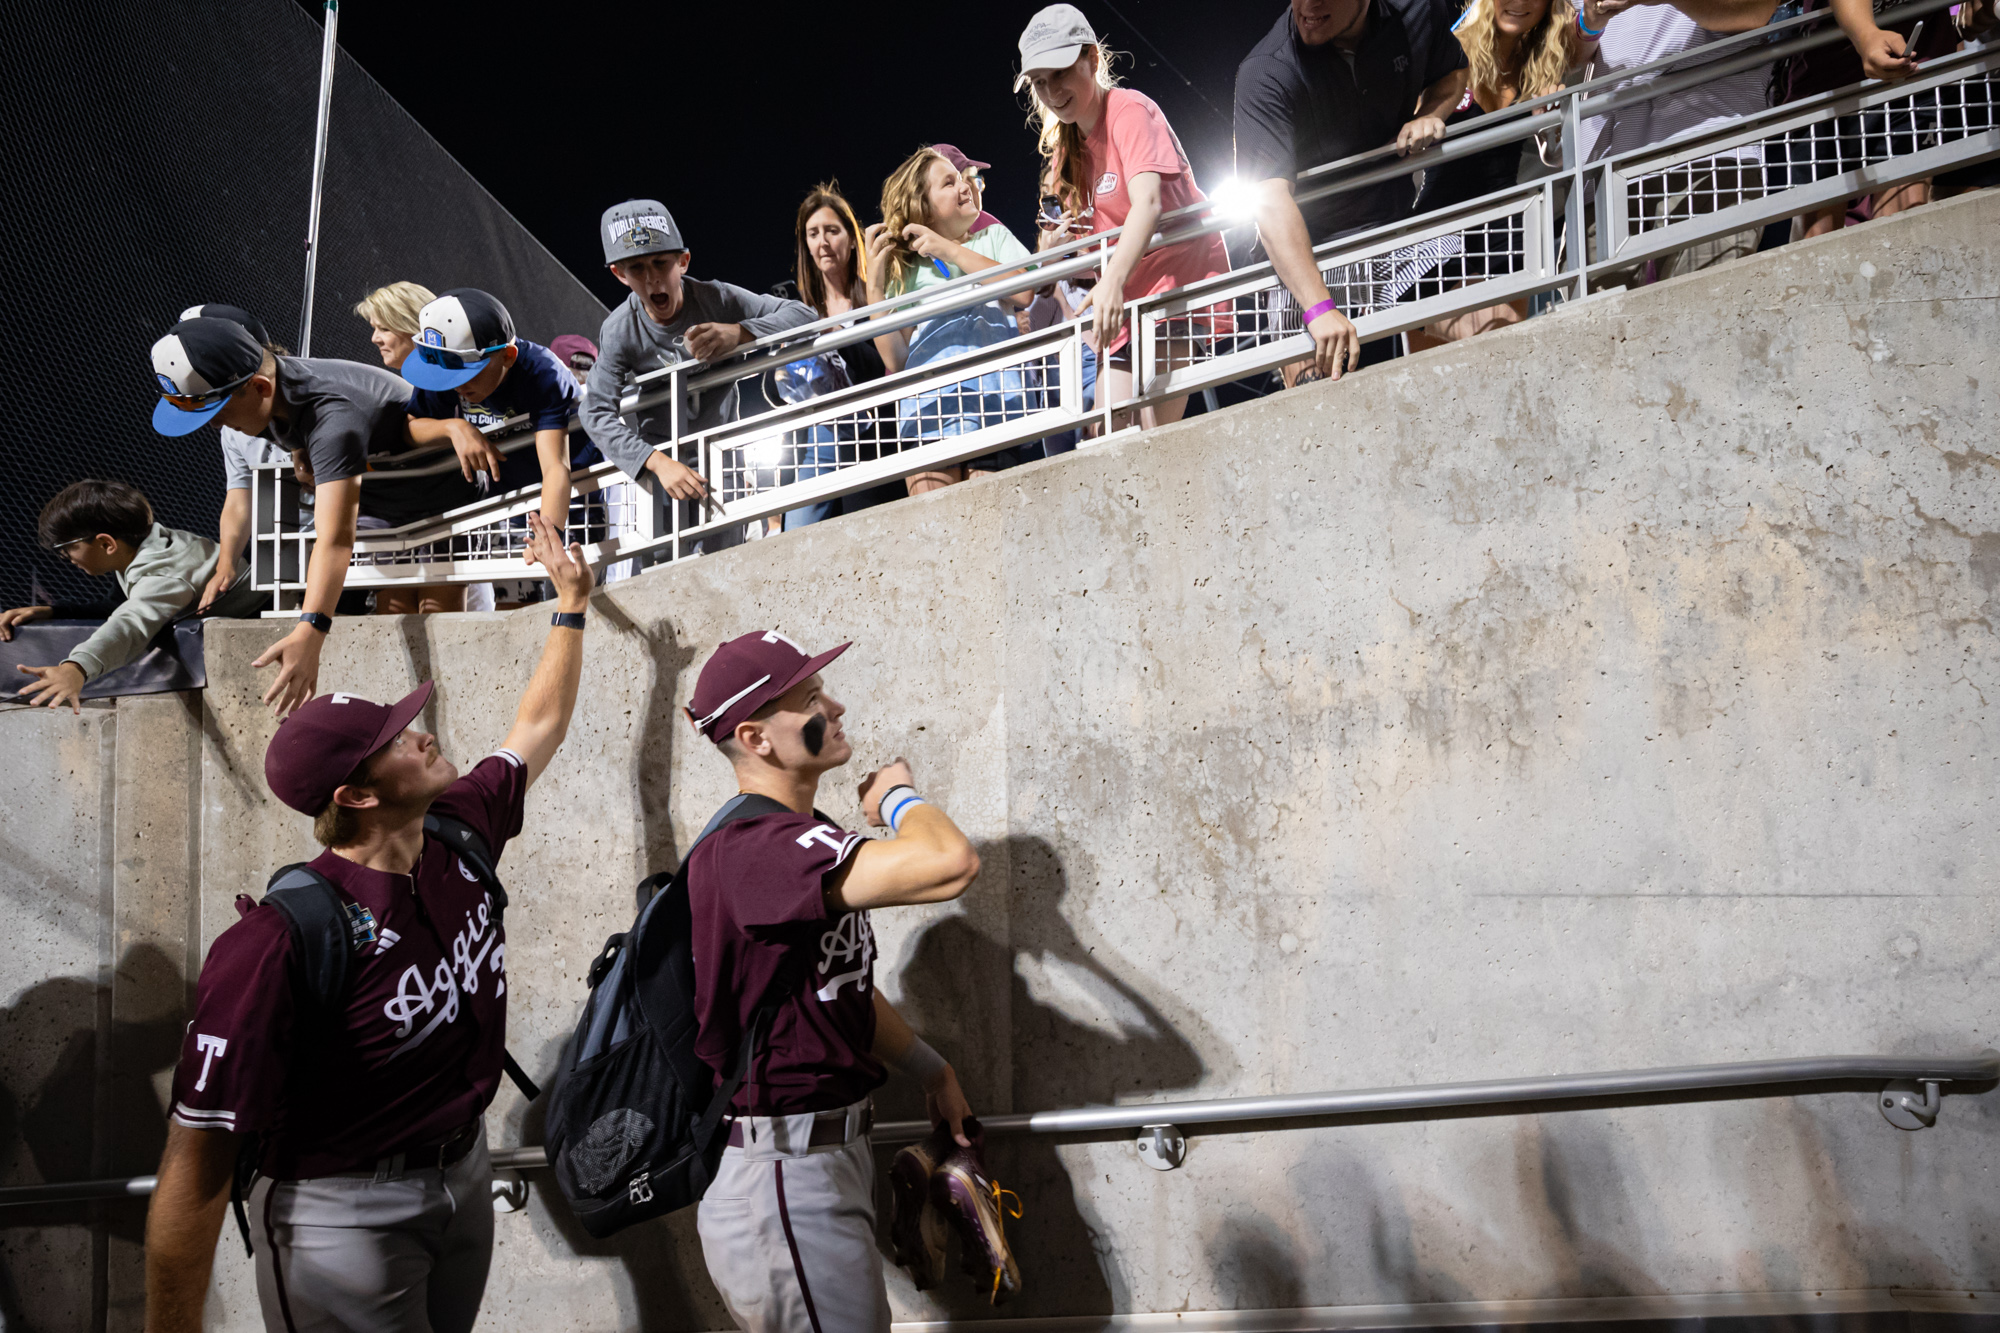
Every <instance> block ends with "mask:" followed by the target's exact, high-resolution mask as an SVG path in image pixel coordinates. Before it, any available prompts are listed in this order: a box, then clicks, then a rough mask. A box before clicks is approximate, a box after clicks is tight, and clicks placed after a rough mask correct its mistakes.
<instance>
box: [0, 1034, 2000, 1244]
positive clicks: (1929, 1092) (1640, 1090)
mask: <svg viewBox="0 0 2000 1333" xmlns="http://www.w3.org/2000/svg"><path fill="white" fill-rule="evenodd" d="M1996 1082H2000V1051H1994V1050H1991V1049H1988V1050H1983V1051H1980V1052H1978V1053H1977V1054H1975V1055H1969V1056H1940V1057H1928V1056H1898V1055H1823V1056H1808V1057H1804V1058H1798V1059H1787V1060H1744V1061H1737V1062H1734V1063H1730V1064H1713V1065H1676V1066H1670V1067H1667V1068H1663V1069H1626V1070H1618V1071H1615V1072H1611V1073H1600V1074H1551V1075H1542V1076H1538V1077H1532V1078H1514V1079H1486V1080H1481V1081H1477V1082H1468V1083H1432V1084H1421V1085H1417V1086H1414V1087H1401V1088H1369V1089H1365V1090H1362V1091H1358V1092H1307V1093H1286V1094H1279V1095H1274V1096H1265V1097H1217V1098H1211V1099H1208V1100H1203V1101H1167V1102H1139V1103H1132V1104H1126V1105H1120V1106H1086V1107H1078V1108H1076V1109H1073V1110H1067V1111H1035V1112H1030V1113H1028V1114H1025V1115H992V1116H981V1117H980V1120H979V1123H980V1126H981V1127H982V1128H983V1129H984V1130H985V1132H986V1133H987V1134H988V1135H989V1136H997V1135H1013V1134H1040V1135H1083V1134H1102V1133H1105V1132H1107V1131H1114V1130H1129V1129H1136V1130H1139V1131H1140V1134H1139V1139H1138V1148H1139V1155H1140V1159H1141V1160H1142V1161H1144V1162H1145V1163H1146V1164H1147V1165H1148V1166H1152V1167H1155V1168H1157V1169H1159V1170H1162V1171H1165V1170H1171V1169H1173V1168H1174V1167H1177V1166H1179V1165H1180V1164H1181V1162H1182V1160H1183V1159H1184V1157H1185V1154H1186V1139H1185V1135H1184V1134H1183V1132H1182V1128H1181V1127H1182V1126H1188V1125H1201V1126H1241V1125H1266V1126H1268V1127H1271V1128H1285V1127H1289V1126H1296V1125H1298V1124H1300V1123H1303V1122H1307V1121H1315V1120H1327V1119H1334V1118H1340V1117H1348V1116H1369V1115H1390V1114H1401V1115H1411V1116H1418V1117H1421V1116H1423V1115H1425V1114H1426V1113H1439V1114H1448V1113H1453V1112H1458V1111H1464V1110H1477V1109H1482V1108H1486V1109H1490V1108H1499V1107H1508V1106H1534V1105H1542V1106H1548V1105H1551V1104H1554V1103H1566V1102H1621V1101H1623V1102H1635V1101H1637V1102H1672V1101H1696V1100H1720V1099H1721V1098H1735V1097H1740V1098H1750V1097H1760V1096H1768V1095H1772V1094H1773V1093H1774V1092H1777V1091H1778V1090H1790V1093H1789V1095H1797V1094H1798V1092H1799V1091H1802V1090H1804V1089H1806V1088H1809V1087H1814V1086H1818V1087H1827V1086H1838V1085H1851V1084H1855V1083H1866V1084H1877V1085H1879V1087H1878V1088H1877V1089H1876V1090H1875V1092H1874V1095H1875V1098H1876V1105H1877V1108H1878V1109H1879V1110H1880V1111H1881V1112H1882V1116H1883V1118H1884V1119H1886V1120H1888V1122H1889V1123H1890V1124H1892V1125H1895V1126H1896V1127H1897V1128H1899V1129H1909V1130H1916V1129H1926V1128H1929V1127H1930V1126H1931V1125H1933V1124H1935V1123H1936V1121H1937V1117H1938V1112H1939V1110H1940V1109H1941V1108H1942V1106H1943V1099H1944V1094H1945V1093H1946V1092H1947V1091H1950V1092H1954V1093H1955V1092H1958V1091H1959V1090H1960V1088H1961V1087H1966V1086H1971V1087H1977V1088H1979V1090H1981V1091H1984V1090H1985V1089H1986V1088H1988V1087H1991V1086H1992V1085H1993V1084H1994V1083H1996ZM1715 1094H1721V1098H1718V1097H1717V1096H1715ZM930 1129H931V1127H930V1124H929V1122H927V1121H922V1120H895V1121H886V1122H884V1123H881V1124H878V1125H876V1126H875V1129H874V1131H873V1133H872V1135H871V1138H872V1139H873V1141H874V1142H875V1143H876V1144H878V1145H882V1146H887V1145H890V1144H896V1143H909V1142H914V1141H915V1140H917V1139H921V1138H923V1137H924V1136H925V1135H927V1134H929V1133H930ZM492 1158H493V1169H494V1170H496V1171H532V1170H536V1169H539V1168H544V1167H546V1166H547V1165H548V1156H547V1154H546V1153H545V1152H544V1151H543V1150H542V1149H541V1148H539V1147H524V1148H502V1149H498V1150H496V1151H494V1152H493V1154H492ZM157 1183H158V1181H157V1178H156V1177H153V1176H139V1177H136V1178H134V1179H130V1180H86V1181H76V1182H72V1183H69V1184H60V1185H24V1186H12V1187H8V1188H4V1189H0V1208H4V1207H22V1206H27V1205H30V1204H52V1203H74V1202H78V1201H83V1200H93V1199H119V1198H127V1197H132V1196H144V1195H148V1194H151V1193H152V1192H153V1189H154V1187H155V1186H156V1185H157Z"/></svg>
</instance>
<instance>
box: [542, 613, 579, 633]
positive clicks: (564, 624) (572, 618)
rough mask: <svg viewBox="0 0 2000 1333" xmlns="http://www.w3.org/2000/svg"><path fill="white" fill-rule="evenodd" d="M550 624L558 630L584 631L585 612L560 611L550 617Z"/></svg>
mask: <svg viewBox="0 0 2000 1333" xmlns="http://www.w3.org/2000/svg"><path fill="white" fill-rule="evenodd" d="M549 623H550V624H551V625H554V626H555V627H556V628H557V629H582V628H583V612H581V611H558V612H556V613H555V614H554V615H552V616H550V617H549Z"/></svg>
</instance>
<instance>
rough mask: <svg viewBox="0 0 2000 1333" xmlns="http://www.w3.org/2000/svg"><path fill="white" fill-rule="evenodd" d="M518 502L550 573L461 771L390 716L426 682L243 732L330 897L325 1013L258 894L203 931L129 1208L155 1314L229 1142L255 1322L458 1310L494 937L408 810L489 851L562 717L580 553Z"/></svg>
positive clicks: (166, 1326)
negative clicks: (308, 995) (334, 981)
mask: <svg viewBox="0 0 2000 1333" xmlns="http://www.w3.org/2000/svg"><path fill="white" fill-rule="evenodd" d="M528 522H529V527H530V530H531V534H532V536H531V541H530V545H529V558H530V559H532V560H535V561H537V562H538V563H540V564H541V565H542V566H543V567H544V568H545V569H546V570H547V572H548V577H549V578H550V579H551V580H552V581H553V582H554V583H555V585H556V589H557V598H556V605H557V608H558V610H557V613H556V615H555V617H554V621H555V626H554V628H553V629H551V631H550V633H549V637H548V641H547V643H546V645H545V646H544V647H543V649H542V658H541V662H540V664H539V665H538V666H537V667H536V668H535V675H534V678H533V679H532V680H530V681H529V683H528V688H527V690H526V691H525V692H524V693H523V695H522V696H521V705H520V708H519V710H518V711H517V712H516V714H515V717H514V725H513V727H512V729H510V730H509V731H508V733H507V737H506V739H505V740H504V741H502V742H501V746H500V748H499V749H498V750H497V751H495V752H494V753H493V754H491V755H489V756H488V757H487V758H485V759H483V760H481V761H480V762H479V763H478V764H477V765H475V766H474V767H473V768H472V769H471V770H470V771H469V772H467V773H466V774H465V775H464V776H462V777H461V776H460V775H459V772H458V770H457V769H456V768H455V767H453V765H452V764H451V762H450V761H449V760H447V759H445V758H444V756H443V755H442V754H440V753H439V751H438V746H437V738H436V737H435V736H432V735H429V734H426V733H424V732H420V731H417V730H415V729H414V728H413V726H412V724H413V723H414V722H415V721H416V719H417V715H418V714H419V713H420V712H421V711H422V709H423V707H424V705H425V703H426V702H428V701H429V699H430V695H431V686H430V684H428V683H426V684H424V685H422V686H420V687H419V688H418V689H417V690H416V691H415V692H414V693H412V694H411V695H409V696H408V697H407V698H405V699H403V700H402V701H401V702H399V703H396V704H394V705H383V704H378V703H372V702H370V701H368V700H366V699H362V698H358V697H356V696H354V695H348V694H329V695H324V696H321V697H320V698H316V699H314V700H312V701H311V702H310V703H307V704H306V705H305V706H304V707H302V708H300V709H299V710H298V711H297V712H295V713H293V714H292V715H291V716H290V717H289V718H287V719H286V720H285V722H284V723H283V725H281V726H280V727H279V728H278V732H277V735H276V736H274V737H273V738H272V740H271V744H270V748H269V749H268V750H267V751H266V752H265V756H264V775H265V779H266V781H268V782H269V784H270V787H271V791H272V794H273V795H275V796H277V797H278V799H279V800H281V801H283V802H285V804H287V805H289V806H291V807H292V808H293V809H295V810H297V811H299V812H300V813H301V814H304V815H309V816H311V817H312V819H313V835H314V837H315V838H317V839H318V840H319V841H320V842H321V843H322V844H324V845H325V846H326V848H327V850H326V851H325V852H324V853H323V854H322V855H321V856H320V857H319V858H318V859H317V860H315V861H313V862H312V863H311V866H310V868H311V869H312V870H313V871H314V872H316V873H317V874H318V875H320V876H323V877H324V878H325V879H326V880H327V881H328V882H329V883H330V884H332V885H333V887H334V889H335V890H336V892H337V894H338V896H339V899H340V901H341V904H342V906H343V907H344V908H345V913H346V918H347V926H348V928H347V932H346V935H347V938H346V940H345V941H344V943H345V944H347V945H348V946H349V947H350V949H351V952H350V953H349V954H348V955H347V959H348V961H347V982H346V990H345V995H344V998H339V999H337V1000H336V1001H335V1003H334V1006H333V1010H332V1012H331V1013H320V1012H317V1011H313V1012H306V1011H304V1010H303V1009H302V1007H301V1006H302V1004H303V1003H304V1001H303V998H302V988H301V987H300V986H299V984H298V977H299V975H300V968H301V955H300V953H299V943H298V941H297V940H296V939H295V936H294V934H293V932H292V930H291V928H290V927H289V926H288V924H287V920H286V916H285V914H284V912H283V911H282V910H281V909H280V908H278V907H277V906H275V905H273V904H272V903H271V902H270V901H269V900H268V899H267V900H266V901H265V902H264V903H262V904H260V905H259V906H256V907H251V908H248V909H247V910H246V911H245V912H244V914H243V916H242V918H241V919H240V920H239V921H237V922H236V924H234V925H233V926H231V927H230V928H229V929H228V930H226V931H224V932H223V933H222V935H221V936H220V937H219V938H217V940H216V941H215V944H214V945H213V946H212V947H211V949H210V950H209V954H208V958H207V961H206V962H205V963H204V964H203V965H202V970H201V979H200V982H199V984H198V986H197V988H196V992H195V1013H194V1021H193V1022H191V1023H189V1024H188V1028H187V1034H186V1036H185V1038H184V1039H183V1044H182V1048H181V1058H180V1064H179V1067H178V1068H177V1069H176V1070H175V1072H174V1085H173V1094H172V1110H171V1112H170V1118H169V1125H168V1129H167V1146H166V1151H165V1153H164V1155H163V1156H162V1158H161V1161H160V1171H159V1184H158V1187H157V1189H156V1190H155V1192H154V1195H153V1203H152V1209H151V1212H150V1213H149V1214H148V1216H147V1219H146V1305H147V1309H146V1327H147V1328H148V1329H150V1330H155V1331H156V1333H181V1331H182V1330H185V1331H186V1333H194V1331H195V1330H198V1329H200V1328H201V1326H202V1304H203V1301H204V1298H205V1297H206V1294H207V1291H208V1284H209V1274H210V1269H211V1267H212V1265H213V1262H214V1258H215V1244H216V1236H217V1233H218V1231H219V1230H220V1229H221V1225H222V1220H223V1215H224V1211H225V1209H226V1208H227V1205H228V1201H229V1197H230V1182H231V1180H232V1178H233V1177H234V1175H235V1172H236V1167H237V1162H238V1158H239V1156H240V1155H241V1154H242V1153H244V1152H246V1151H254V1152H255V1153H256V1158H255V1162H254V1164H255V1166H256V1168H257V1170H258V1172H259V1173H260V1177H261V1178H260V1179H259V1180H258V1181H257V1183H256V1185H255V1187H254V1189H253V1191H252V1193H251V1195H250V1198H249V1201H248V1205H249V1206H248V1209H247V1212H246V1216H247V1217H248V1218H250V1219H253V1220H252V1222H251V1227H252V1231H253V1236H254V1239H253V1242H252V1243H253V1247H254V1249H255V1252H256V1265H257V1297H258V1302H259V1304H260V1305H261V1307H262V1309H263V1315H264V1326H265V1327H266V1328H268V1329H272V1330H289V1329H293V1328H298V1329H336V1328H338V1329H369V1330H386V1331H389V1333H418V1331H419V1330H422V1333H464V1331H465V1330H469V1329H470V1328H471V1327H472V1326H473V1321H474V1320H475V1319H476V1318H477V1316H478V1313H479V1302H480V1297H481V1295H482V1294H483V1292H484V1291H485V1287H486V1272H487V1267H488V1264H489V1263H490V1261H491V1258H492V1249H493V1210H492V1208H491V1207H490V1206H489V1199H490V1196H491V1180H492V1168H491V1165H490V1163H489V1159H488V1157H487V1151H486V1132H485V1119H484V1113H485V1110H486V1107H487V1106H488V1104H490V1103H491V1102H492V1100H493V1095H494V1092H495V1090H496V1089H497V1087H498V1085H499V1081H500V1074H501V1071H502V1068H503V1064H504V1060H505V1056H504V1045H505V1038H506V1019H507V1016H506V999H505V997H506V994H507V967H506V963H507V940H506V935H505V933H504V931H503V929H502V926H501V922H500V920H499V914H498V910H497V907H496V904H495V902H494V900H493V897H492V896H491V895H490V894H489V893H488V891H487V889H486V887H485V885H484V882H483V881H482V880H481V878H480V876H479V874H478V873H476V872H475V871H474V870H473V869H472V868H471V866H469V865H468V864H467V862H466V861H465V860H464V859H462V858H461V856H460V855H459V853H458V852H457V851H456V850H455V848H456V845H457V844H455V843H453V842H447V841H446V840H445V839H444V838H443V837H441V836H440V835H439V834H438V833H435V832H427V831H426V829H425V825H424V818H425V815H426V814H427V813H431V812H435V813H437V814H439V815H443V816H446V817H449V818H450V819H452V820H455V821H457V822H458V823H459V824H462V825H463V826H464V828H465V829H469V830H471V831H472V832H474V833H476V834H477V835H478V837H479V838H481V839H483V840H484V841H485V843H486V851H487V852H488V853H489V854H490V857H491V858H492V859H497V858H498V857H499V855H500V853H501V851H502V849H503V848H504V847H505V845H506V843H507V842H508V840H509V839H511V838H513V837H515V836H516V835H517V834H519V833H520V831H521V822H522V805H523V799H524V797H525V795H526V792H527V789H528V786H529V784H531V783H532V782H534V781H535V779H536V778H537V777H539V776H540V775H541V773H542V771H543V770H544V769H545V768H547V766H548V764H549V762H550V760H551V759H553V758H554V756H555V752H556V749H557V747H559V746H560V745H561V744H562V741H563V736H564V734H565V733H566V732H567V730H568V728H569V720H570V714H571V712H572V710H573V709H574V708H575V705H576V694H577V682H578V679H579V677H580V676H581V674H582V668H583V613H584V610H585V607H586V605H587V603H588V598H589V594H590V587H591V576H590V570H589V568H588V566H586V565H585V564H584V563H583V560H582V555H583V552H582V550H581V549H580V548H578V547H571V548H570V549H569V550H567V551H565V550H563V548H562V547H561V545H560V544H559V543H558V540H557V534H556V533H555V532H554V531H553V530H552V529H550V528H549V527H548V526H547V525H545V524H543V523H542V521H541V517H540V515H532V514H531V515H529V519H528ZM517 910H518V899H517ZM253 1136H254V1137H253Z"/></svg>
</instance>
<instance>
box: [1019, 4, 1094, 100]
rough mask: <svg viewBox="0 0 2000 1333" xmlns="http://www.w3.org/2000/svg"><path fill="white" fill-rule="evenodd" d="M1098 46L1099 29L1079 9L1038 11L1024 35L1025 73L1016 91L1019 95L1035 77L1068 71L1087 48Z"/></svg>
mask: <svg viewBox="0 0 2000 1333" xmlns="http://www.w3.org/2000/svg"><path fill="white" fill-rule="evenodd" d="M1096 45H1097V29H1095V28H1093V27H1091V26H1090V20H1089V19H1087V18H1085V17H1084V16H1083V11H1082V10H1080V9H1078V8H1077V7H1076V6H1075V5H1050V6H1049V7H1048V8H1046V9H1043V10H1040V11H1038V12H1037V13H1036V14H1035V16H1034V17H1033V18H1031V19H1029V20H1028V26H1027V28H1026V30H1025V31H1023V32H1022V33H1021V73H1020V77H1018V78H1016V79H1015V80H1014V90H1015V91H1016V92H1019V91H1020V90H1021V87H1022V86H1023V85H1024V84H1026V83H1027V81H1028V76H1029V75H1031V74H1037V73H1040V72H1041V71H1043V70H1050V69H1068V68H1069V67H1070V66H1071V65H1074V64H1075V63H1076V61H1077V57H1078V56H1081V55H1082V54H1083V51H1084V48H1085V47H1087V46H1096Z"/></svg>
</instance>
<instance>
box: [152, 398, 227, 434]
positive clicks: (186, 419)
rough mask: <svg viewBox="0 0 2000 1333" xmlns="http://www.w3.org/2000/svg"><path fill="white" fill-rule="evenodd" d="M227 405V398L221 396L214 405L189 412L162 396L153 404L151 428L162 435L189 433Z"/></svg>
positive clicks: (210, 419) (204, 424) (199, 427)
mask: <svg viewBox="0 0 2000 1333" xmlns="http://www.w3.org/2000/svg"><path fill="white" fill-rule="evenodd" d="M227 406H229V399H227V398H223V399H220V400H218V401H217V402H216V404H215V406H214V407H203V408H198V409H197V410H195V411H193V412H190V411H188V410H187V409H185V408H180V407H175V406H174V405H173V404H172V403H170V402H168V401H167V400H166V399H164V398H162V399H161V400H160V401H159V402H157V403H155V404H154V405H153V429H154V430H156V431H158V432H160V434H162V435H191V434H193V433H194V432H195V431H198V430H200V429H201V428H202V427H203V426H206V425H207V424H208V423H209V422H210V421H212V420H213V419H214V418H215V414H216V413H217V412H220V411H221V410H222V409H223V408H225V407H227Z"/></svg>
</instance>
